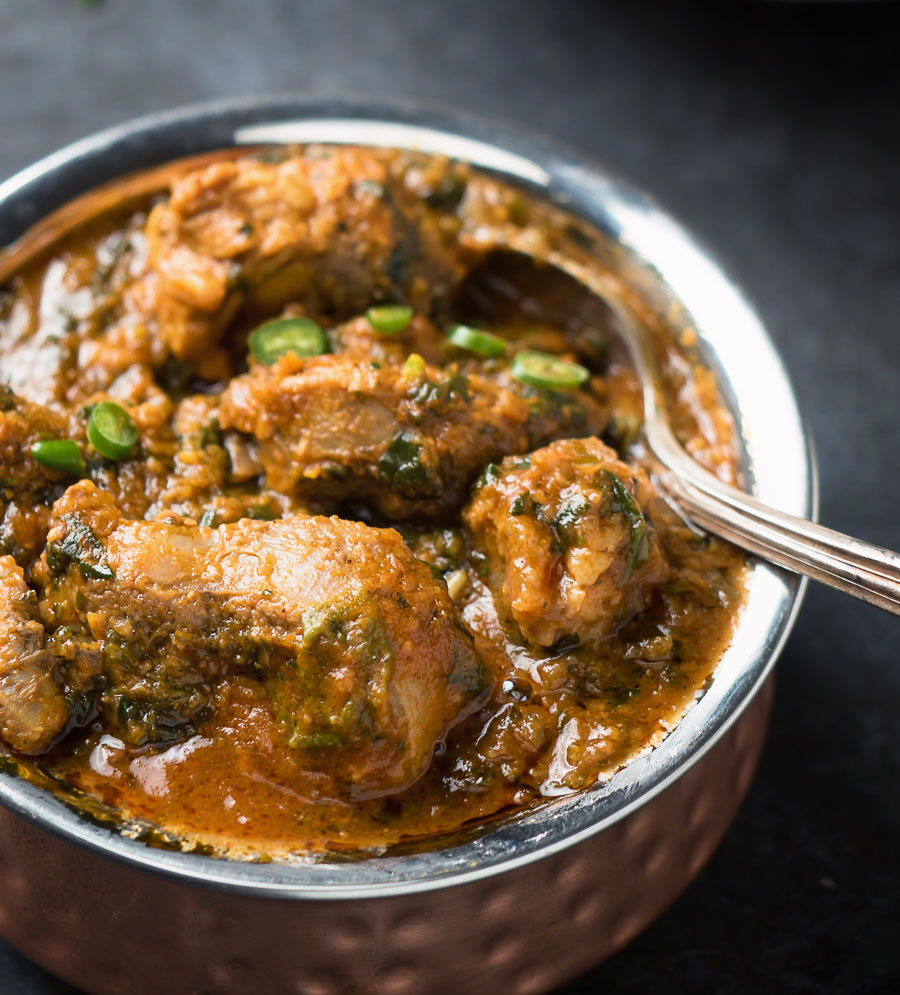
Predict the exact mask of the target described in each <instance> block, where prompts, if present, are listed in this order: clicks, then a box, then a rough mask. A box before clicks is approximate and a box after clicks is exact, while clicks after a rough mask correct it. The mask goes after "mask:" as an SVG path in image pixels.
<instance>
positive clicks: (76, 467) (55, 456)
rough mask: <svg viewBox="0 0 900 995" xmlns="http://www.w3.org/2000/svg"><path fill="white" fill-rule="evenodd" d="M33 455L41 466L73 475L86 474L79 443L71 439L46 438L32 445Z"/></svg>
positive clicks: (80, 475)
mask: <svg viewBox="0 0 900 995" xmlns="http://www.w3.org/2000/svg"><path fill="white" fill-rule="evenodd" d="M31 456H32V458H33V459H35V460H37V462H38V463H40V464H41V466H46V467H49V468H50V469H51V470H59V471H61V472H62V473H68V474H69V475H70V476H72V477H83V476H84V472H85V471H84V460H83V459H82V458H81V450H80V449H79V448H78V443H77V442H73V441H72V440H71V439H44V440H43V441H42V442H36V443H35V444H34V445H33V446H32V447H31Z"/></svg>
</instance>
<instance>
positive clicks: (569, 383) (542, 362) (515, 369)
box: [510, 349, 590, 390]
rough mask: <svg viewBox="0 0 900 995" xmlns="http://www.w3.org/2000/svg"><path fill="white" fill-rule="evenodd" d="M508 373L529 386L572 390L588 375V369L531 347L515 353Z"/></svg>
mask: <svg viewBox="0 0 900 995" xmlns="http://www.w3.org/2000/svg"><path fill="white" fill-rule="evenodd" d="M510 373H511V374H512V375H513V376H514V377H515V378H516V380H518V381H520V382H521V383H524V384H527V385H528V386H529V387H540V388H543V389H545V390H574V389H575V388H576V387H580V386H581V385H582V384H583V383H584V382H585V381H586V380H587V378H588V377H589V376H590V373H589V372H588V370H586V369H585V368H584V367H583V366H580V365H579V364H578V363H570V362H569V361H568V360H566V359H559V358H558V357H557V356H551V355H550V354H549V353H546V352H537V351H536V350H532V349H523V350H522V352H519V353H516V356H515V358H514V359H513V361H512V366H511V367H510Z"/></svg>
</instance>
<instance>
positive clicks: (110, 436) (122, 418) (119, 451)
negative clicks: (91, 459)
mask: <svg viewBox="0 0 900 995" xmlns="http://www.w3.org/2000/svg"><path fill="white" fill-rule="evenodd" d="M87 437H88V441H89V442H90V444H91V445H92V446H93V447H94V449H96V450H97V452H98V453H100V455H101V456H105V457H106V458H107V459H112V460H120V459H123V458H124V457H125V456H127V455H128V454H129V453H130V452H131V450H132V449H134V447H135V445H136V443H137V441H138V430H137V426H136V425H135V424H134V422H133V421H132V418H131V415H129V414H128V412H127V411H126V410H125V409H124V408H123V407H122V406H121V405H119V404H116V403H115V402H114V401H101V402H100V403H99V404H95V405H94V407H93V409H92V410H91V416H90V418H89V419H88V426H87Z"/></svg>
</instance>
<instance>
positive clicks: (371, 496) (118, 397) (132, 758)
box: [0, 147, 743, 859]
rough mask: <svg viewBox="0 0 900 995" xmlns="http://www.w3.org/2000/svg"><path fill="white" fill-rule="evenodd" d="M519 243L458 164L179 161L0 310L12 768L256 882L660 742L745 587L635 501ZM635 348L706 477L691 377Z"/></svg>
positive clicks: (724, 633)
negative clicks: (663, 385) (203, 851)
mask: <svg viewBox="0 0 900 995" xmlns="http://www.w3.org/2000/svg"><path fill="white" fill-rule="evenodd" d="M548 224H549V222H547V221H546V219H543V216H542V215H541V214H540V212H539V211H538V209H537V208H535V207H533V205H532V204H531V203H530V202H529V201H528V199H527V198H526V197H524V195H523V194H521V193H520V192H519V191H517V190H515V189H512V188H510V187H507V186H505V185H504V184H502V183H499V182H498V181H496V180H495V179H493V178H490V177H488V176H486V175H483V174H480V173H478V172H477V171H474V170H471V169H470V168H468V167H467V166H465V165H463V164H459V163H454V162H449V161H447V160H443V159H440V158H430V157H425V156H422V155H418V154H413V153H407V152H400V151H372V150H367V149H359V148H338V147H336V148H326V147H306V148H299V149H277V150H266V151H264V152H263V153H260V154H249V153H245V154H243V155H241V156H234V155H232V156H227V157H224V156H223V157H222V158H221V159H219V160H217V161H212V162H209V163H207V164H205V165H202V166H198V167H195V168H181V167H178V166H177V164H176V165H174V166H173V167H172V171H171V181H170V183H169V186H168V189H166V190H161V191H159V192H158V193H156V194H153V195H150V196H147V197H146V198H145V199H144V200H143V201H141V202H134V201H133V200H132V201H129V202H128V203H127V204H124V205H121V206H120V207H119V208H117V209H116V210H112V211H106V212H104V213H103V214H102V215H101V216H99V217H96V218H93V219H92V220H89V221H85V222H84V224H82V225H80V226H79V227H78V228H77V229H76V230H75V231H73V232H69V233H68V234H66V235H65V236H64V237H61V238H59V239H58V240H57V241H56V242H55V244H53V245H52V246H51V248H50V249H49V250H47V251H44V252H43V253H42V254H41V255H40V256H39V257H38V258H35V259H33V260H31V261H29V262H28V263H27V264H26V265H24V266H23V267H22V268H21V269H20V270H19V271H18V272H17V273H16V274H15V275H14V276H13V277H12V278H11V279H10V280H9V281H8V282H7V284H6V286H5V287H2V288H0V371H2V384H3V385H2V387H0V738H2V740H3V742H4V743H5V744H6V746H7V747H8V748H9V749H10V750H11V751H13V753H14V754H17V755H19V756H21V757H27V758H33V761H34V762H35V763H37V764H38V765H40V766H41V767H42V768H43V769H45V770H47V771H48V772H50V774H51V775H52V776H53V777H54V778H56V779H57V780H58V781H60V782H64V783H67V784H69V785H72V786H73V787H75V788H77V789H79V790H80V791H81V792H83V793H84V795H85V797H87V796H90V797H93V798H95V799H99V800H100V801H101V802H102V803H104V804H105V805H108V806H110V807H112V808H113V809H114V810H116V812H118V813H120V814H121V816H122V817H123V818H124V819H130V820H145V821H147V822H149V823H152V824H154V825H157V826H160V827H163V828H164V829H165V830H166V831H167V832H169V833H171V834H173V835H174V836H176V837H178V838H180V839H182V840H184V841H186V842H187V843H189V844H192V845H193V844H197V843H200V844H204V845H208V846H210V847H212V848H213V850H214V851H215V852H218V853H222V854H225V855H229V856H234V857H240V858H257V859H259V858H262V859H268V858H269V857H276V858H284V857H287V856H289V855H290V854H299V853H304V852H310V851H324V850H354V849H358V848H376V847H382V846H385V845H389V844H391V843H395V842H397V841H400V840H406V839H410V838H419V837H424V836H433V835H437V834H440V833H443V832H447V831H451V830H455V829H457V828H459V827H460V826H462V825H464V824H470V823H473V822H475V821H478V820H483V819H485V818H487V817H489V816H492V815H495V814H497V813H500V812H505V811H510V810H513V809H515V808H517V807H523V806H528V805H532V804H534V803H536V802H538V801H540V800H541V799H543V798H547V797H550V796H554V795H560V794H565V793H568V792H572V791H576V790H578V789H581V788H584V787H587V786H589V785H591V784H593V783H595V782H597V781H598V779H603V778H605V777H607V776H609V775H610V774H611V773H612V772H614V771H615V770H616V769H617V768H618V767H620V766H621V765H622V764H623V763H624V762H626V761H627V760H628V758H629V757H631V756H633V755H635V754H636V753H637V752H639V751H641V750H642V749H644V748H646V747H648V746H651V745H652V744H654V743H655V742H656V741H658V740H659V738H660V737H661V736H662V735H664V734H665V732H666V730H668V729H669V728H671V726H672V725H673V724H674V723H675V722H676V721H677V719H678V717H679V716H680V714H681V713H682V712H683V711H684V709H685V707H687V705H688V704H689V703H690V701H691V700H692V699H693V698H694V697H695V696H696V694H697V693H699V692H700V691H701V690H702V688H703V687H704V685H705V683H706V682H707V681H708V679H709V677H710V675H711V673H712V671H713V669H714V667H715V665H716V663H717V661H718V659H719V658H720V656H721V654H722V652H723V650H724V648H725V647H726V645H727V643H728V640H729V638H730V634H731V630H732V626H733V621H734V616H735V613H736V611H737V608H738V606H739V604H740V599H741V594H742V590H743V584H742V568H743V560H742V557H741V556H740V554H738V553H737V552H736V551H735V550H734V549H733V548H731V547H730V546H728V545H727V544H725V543H722V542H719V541H717V540H715V539H712V538H710V537H708V536H705V535H701V534H699V533H697V532H696V531H695V530H693V529H692V528H690V527H689V526H688V525H687V524H686V523H685V522H683V521H682V520H681V519H680V518H679V516H678V515H677V514H676V512H675V511H674V510H673V509H672V508H671V507H670V506H669V505H668V504H667V503H666V502H665V501H664V500H663V499H662V498H661V497H660V495H659V494H658V493H657V492H656V490H655V488H654V486H653V484H652V482H651V479H650V477H649V476H648V473H647V471H646V468H645V467H643V466H642V460H641V456H642V450H641V448H640V441H639V426H640V413H641V405H640V397H639V391H638V386H637V383H636V382H635V379H634V376H633V374H632V373H631V371H630V370H629V369H628V367H627V365H626V364H624V363H623V362H621V361H620V360H619V359H618V358H617V356H616V352H615V348H614V344H613V342H612V341H611V339H610V337H609V336H608V335H607V334H605V330H604V327H603V322H602V320H600V319H597V320H594V319H592V318H590V317H589V318H585V317H584V315H583V314H580V315H579V314H576V313H575V311H574V310H568V309H567V304H566V295H565V293H563V294H562V295H559V294H558V295H557V299H556V300H553V299H552V298H553V295H552V294H549V295H543V294H542V291H541V287H542V286H543V284H544V282H545V279H544V276H543V275H542V274H541V273H540V267H539V266H537V265H535V264H534V263H527V264H525V263H522V267H524V268H523V269H522V273H524V278H523V279H520V280H519V281H518V283H517V282H516V280H515V279H514V276H515V274H514V273H513V271H512V270H511V269H510V267H509V265H508V262H504V261H503V260H502V258H501V257H500V256H499V255H498V256H496V258H495V259H494V256H493V255H492V254H493V253H494V250H496V249H497V248H498V247H502V246H503V244H504V243H505V242H507V241H512V242H516V241H517V242H518V244H519V245H523V246H528V248H529V250H530V251H534V252H535V253H536V254H538V255H539V254H540V252H539V250H540V246H541V245H542V244H544V241H546V239H547V238H548V237H550V236H549V235H548V231H549V229H548V228H547V225H548ZM510 236H514V238H510ZM542 240H544V241H542ZM492 259H494V262H495V264H496V265H494V266H493V269H492V266H491V263H492ZM520 275H521V274H520ZM568 289H569V291H571V288H568ZM561 302H562V303H561ZM659 341H660V349H661V350H662V351H663V352H664V356H665V361H666V366H667V369H668V370H669V372H670V374H671V376H672V392H671V398H670V400H671V403H672V404H673V405H674V410H675V416H676V425H677V427H678V429H679V432H680V434H681V435H682V438H683V440H684V441H685V442H686V444H687V445H688V446H689V447H690V448H691V449H692V450H693V451H694V452H695V453H696V454H697V455H698V458H701V459H703V460H704V461H705V462H706V463H707V464H708V465H709V466H710V467H711V468H713V469H715V470H717V471H718V472H720V473H722V474H724V475H728V474H730V473H731V472H732V462H731V461H732V456H731V453H730V449H729V444H730V433H731V425H730V422H729V419H728V417H727V415H726V413H725V412H724V410H723V409H722V407H721V404H720V403H719V401H718V399H717V396H716V394H715V390H714V386H713V383H712V378H711V377H710V375H709V374H708V372H706V371H705V370H704V369H702V368H701V367H699V366H697V365H695V364H694V362H693V361H692V360H691V359H690V357H689V356H687V355H686V354H685V353H684V351H683V350H682V349H680V348H676V345H675V343H674V342H673V341H672V340H671V338H666V336H665V335H664V334H662V333H660V340H659Z"/></svg>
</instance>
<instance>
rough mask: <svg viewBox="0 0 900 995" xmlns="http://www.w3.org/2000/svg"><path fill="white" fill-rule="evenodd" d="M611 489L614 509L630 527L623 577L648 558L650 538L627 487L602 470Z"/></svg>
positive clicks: (629, 574) (627, 576) (630, 573)
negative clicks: (623, 517)
mask: <svg viewBox="0 0 900 995" xmlns="http://www.w3.org/2000/svg"><path fill="white" fill-rule="evenodd" d="M603 472H604V473H605V474H606V476H607V478H608V480H609V486H610V489H611V491H612V497H613V503H614V505H615V507H616V510H617V511H619V512H621V513H622V514H623V515H624V516H625V519H626V521H627V522H628V524H629V526H630V527H631V541H630V543H629V546H628V566H627V568H626V570H625V579H626V580H628V578H629V577H630V576H631V575H632V574H633V573H634V571H635V570H637V568H638V567H640V566H643V565H644V564H645V563H646V562H647V560H648V559H649V558H650V540H649V539H648V538H647V522H646V521H645V519H644V516H643V514H642V513H641V509H640V506H639V505H638V503H637V501H635V499H634V498H633V497H632V496H631V494H630V493H629V491H628V488H627V487H626V486H625V485H624V484H623V483H622V481H621V480H620V479H619V478H618V477H617V476H616V475H615V474H614V473H610V472H609V470H604V471H603Z"/></svg>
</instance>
